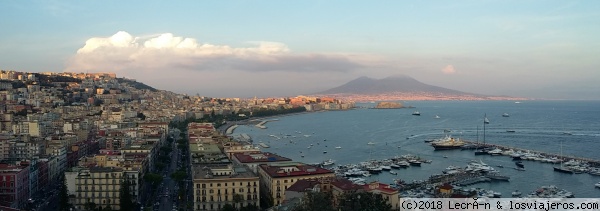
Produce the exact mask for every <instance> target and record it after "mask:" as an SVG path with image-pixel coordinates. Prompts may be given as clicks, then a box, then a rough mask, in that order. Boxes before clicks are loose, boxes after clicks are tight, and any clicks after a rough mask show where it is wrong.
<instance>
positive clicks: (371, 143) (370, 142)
mask: <svg viewBox="0 0 600 211" xmlns="http://www.w3.org/2000/svg"><path fill="white" fill-rule="evenodd" d="M367 144H368V145H374V144H375V143H374V142H372V141H369V143H367Z"/></svg>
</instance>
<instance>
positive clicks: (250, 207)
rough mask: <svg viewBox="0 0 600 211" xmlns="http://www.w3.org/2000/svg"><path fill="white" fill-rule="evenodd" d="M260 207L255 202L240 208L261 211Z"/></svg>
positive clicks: (241, 210) (244, 210) (241, 209)
mask: <svg viewBox="0 0 600 211" xmlns="http://www.w3.org/2000/svg"><path fill="white" fill-rule="evenodd" d="M259 210H260V209H259V207H258V206H256V205H254V204H248V205H247V206H245V207H242V208H240V211H259Z"/></svg>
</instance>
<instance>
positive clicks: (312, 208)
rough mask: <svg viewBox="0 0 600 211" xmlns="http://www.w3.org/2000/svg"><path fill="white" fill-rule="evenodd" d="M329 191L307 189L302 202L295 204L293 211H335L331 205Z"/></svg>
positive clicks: (331, 197)
mask: <svg viewBox="0 0 600 211" xmlns="http://www.w3.org/2000/svg"><path fill="white" fill-rule="evenodd" d="M332 199H333V196H332V195H331V193H322V192H312V191H309V192H308V193H306V194H305V195H304V200H303V202H302V203H301V204H300V205H298V206H296V207H295V208H294V209H293V210H294V211H336V210H337V209H335V207H333V203H331V202H332V201H333V200H332Z"/></svg>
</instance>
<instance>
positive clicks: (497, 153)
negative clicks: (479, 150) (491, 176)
mask: <svg viewBox="0 0 600 211" xmlns="http://www.w3.org/2000/svg"><path fill="white" fill-rule="evenodd" d="M488 154H490V155H501V154H502V150H501V149H498V148H496V149H493V150H490V151H488Z"/></svg>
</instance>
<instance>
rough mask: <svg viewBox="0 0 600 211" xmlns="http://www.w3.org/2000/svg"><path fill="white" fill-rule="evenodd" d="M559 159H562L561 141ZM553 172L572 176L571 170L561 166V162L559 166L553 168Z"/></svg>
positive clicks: (561, 161)
mask: <svg viewBox="0 0 600 211" xmlns="http://www.w3.org/2000/svg"><path fill="white" fill-rule="evenodd" d="M560 157H562V141H561V142H560ZM554 171H557V172H560V173H565V174H573V170H571V169H569V168H567V167H564V166H563V160H562V159H561V160H560V166H554Z"/></svg>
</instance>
